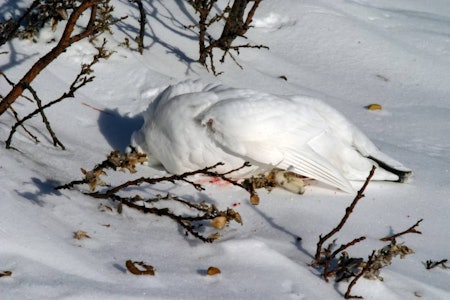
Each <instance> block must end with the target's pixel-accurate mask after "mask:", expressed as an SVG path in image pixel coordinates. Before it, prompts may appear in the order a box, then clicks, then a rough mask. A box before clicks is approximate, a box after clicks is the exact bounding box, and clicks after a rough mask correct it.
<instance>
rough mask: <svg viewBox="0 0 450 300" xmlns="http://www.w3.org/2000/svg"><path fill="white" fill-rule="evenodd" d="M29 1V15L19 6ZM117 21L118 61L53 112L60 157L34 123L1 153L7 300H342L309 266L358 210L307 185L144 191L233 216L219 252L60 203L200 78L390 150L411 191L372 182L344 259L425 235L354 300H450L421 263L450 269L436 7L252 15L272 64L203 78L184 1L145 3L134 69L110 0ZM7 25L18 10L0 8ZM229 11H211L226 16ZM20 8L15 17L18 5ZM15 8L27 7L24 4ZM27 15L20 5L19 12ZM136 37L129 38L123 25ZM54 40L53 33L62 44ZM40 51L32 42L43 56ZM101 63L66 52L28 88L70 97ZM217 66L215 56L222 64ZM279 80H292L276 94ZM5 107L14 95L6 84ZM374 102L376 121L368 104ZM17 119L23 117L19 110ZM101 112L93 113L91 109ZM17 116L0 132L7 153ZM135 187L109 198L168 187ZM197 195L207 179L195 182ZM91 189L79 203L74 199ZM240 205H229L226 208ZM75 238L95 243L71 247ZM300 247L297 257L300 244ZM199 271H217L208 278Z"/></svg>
mask: <svg viewBox="0 0 450 300" xmlns="http://www.w3.org/2000/svg"><path fill="white" fill-rule="evenodd" d="M23 2H24V3H29V2H31V1H23ZM113 2H114V4H115V6H116V9H115V11H114V14H115V15H116V16H122V15H125V14H128V13H130V12H131V14H132V16H131V17H130V20H129V22H130V24H131V26H128V27H127V26H124V24H121V23H119V24H117V27H114V28H113V29H114V35H113V36H109V37H108V40H109V42H108V44H107V46H108V47H109V48H110V49H113V50H114V51H116V53H114V54H113V55H112V56H111V57H110V58H109V59H108V60H106V61H104V62H101V63H99V64H97V65H96V66H95V76H96V78H95V80H94V82H93V83H92V84H90V85H88V86H86V87H84V88H82V89H81V90H80V91H79V92H78V93H77V94H76V97H75V98H74V99H66V100H65V101H63V102H62V103H60V104H58V105H55V106H53V107H51V108H50V109H49V110H48V111H47V113H48V117H49V120H50V122H51V123H52V125H53V128H54V130H55V131H56V134H57V136H58V138H59V139H60V140H61V141H62V142H63V143H64V144H65V146H66V147H67V150H65V151H62V150H60V149H57V148H54V147H53V146H52V145H51V142H50V140H49V139H48V137H47V135H46V132H45V128H44V126H43V125H42V124H41V121H40V119H39V117H36V118H34V119H32V120H30V121H29V122H27V123H26V124H27V126H28V128H30V129H31V130H32V131H33V132H34V133H36V134H37V136H38V138H39V140H40V141H41V142H40V143H39V144H34V142H33V141H32V140H30V138H29V137H28V136H27V134H26V133H24V132H23V130H21V129H19V131H18V132H17V133H16V134H15V136H14V139H13V143H12V145H13V146H14V147H16V148H17V149H19V150H20V151H21V152H18V151H13V150H6V149H5V148H4V142H2V143H1V145H0V146H2V147H1V148H0V178H1V179H0V181H1V184H0V195H1V198H0V272H2V271H6V270H9V271H11V272H12V276H10V277H0V294H1V298H2V299H40V298H41V299H44V298H45V299H86V298H89V299H104V298H107V299H148V298H151V299H211V298H217V299H231V298H235V299H252V298H253V299H255V298H257V299H341V298H342V295H343V293H345V291H346V287H347V283H345V282H341V283H339V284H335V283H333V282H329V283H326V282H325V281H324V280H323V279H322V278H320V275H319V271H318V270H317V269H314V268H312V267H310V266H309V265H308V264H309V263H310V262H311V261H312V257H313V255H314V253H315V250H316V243H317V241H318V237H319V235H320V234H326V233H328V232H329V231H330V230H331V229H332V228H334V227H335V226H336V225H337V224H338V222H339V221H340V219H341V218H342V216H343V214H344V211H345V208H346V207H347V206H348V205H349V204H350V202H351V201H352V200H353V196H351V195H348V194H346V193H342V192H339V191H337V190H334V189H330V188H328V187H325V186H322V185H318V184H314V183H313V184H312V185H311V186H308V187H307V189H306V192H305V194H304V195H301V196H300V195H293V194H291V193H288V192H286V191H283V190H273V191H272V192H270V193H268V192H266V191H260V192H259V194H260V197H261V202H260V204H259V205H258V206H252V205H251V204H250V203H249V201H248V195H247V194H246V193H245V192H243V191H241V190H239V189H237V188H234V187H231V186H214V185H212V184H207V183H206V184H205V187H206V191H205V192H203V193H200V192H197V191H195V190H194V189H193V188H192V187H191V186H189V185H188V184H177V185H170V184H161V185H155V186H153V187H152V188H153V189H154V190H152V189H147V190H146V192H148V193H152V192H153V193H164V192H166V191H170V192H171V193H174V194H177V195H180V196H183V197H186V198H188V199H193V200H196V201H201V200H205V201H207V202H209V203H214V204H215V205H217V206H218V207H219V208H220V209H226V208H227V207H233V208H234V209H235V210H236V211H238V212H239V213H240V214H241V216H242V219H243V225H242V226H241V225H239V224H236V223H231V224H230V226H229V227H226V228H225V229H223V230H222V231H221V234H222V238H221V239H220V240H218V241H216V242H214V243H212V244H204V243H202V242H200V241H197V240H195V239H193V238H191V237H186V236H185V235H184V232H183V230H181V229H180V228H179V227H178V226H177V225H176V224H175V223H174V222H173V221H171V220H169V219H167V218H162V217H157V216H153V215H145V214H142V213H140V212H137V211H134V210H132V209H127V208H124V211H123V213H122V214H118V213H117V212H116V211H115V210H114V211H109V210H107V209H103V210H102V209H99V205H100V204H103V206H105V205H110V206H112V205H113V204H111V203H110V202H108V201H104V200H96V199H93V198H91V197H88V196H85V195H83V194H82V193H81V192H80V191H78V190H59V191H57V190H54V187H55V186H56V185H59V184H63V183H67V182H70V181H72V180H75V179H79V178H80V177H81V175H82V174H81V172H80V168H85V169H90V168H92V167H93V166H94V165H95V164H97V163H99V162H101V161H102V160H104V159H105V157H106V155H107V154H108V153H109V152H110V151H111V150H113V149H117V150H122V151H123V150H124V149H125V148H126V146H127V145H128V144H129V141H130V137H131V134H132V132H134V131H135V130H137V129H139V128H140V126H142V123H143V119H142V117H141V116H140V113H141V112H143V111H144V110H145V109H146V108H147V106H148V101H149V99H151V98H153V97H154V96H155V95H156V94H157V93H158V92H159V91H161V90H162V89H163V88H165V87H166V86H168V85H169V84H173V83H176V82H178V81H180V80H185V79H188V78H190V79H196V78H201V79H202V80H206V81H211V82H219V83H223V84H226V85H229V86H234V87H240V88H251V89H255V90H259V91H262V92H268V93H275V94H303V95H308V96H314V97H319V98H321V99H323V100H324V101H325V102H327V103H328V104H329V105H331V106H333V107H335V108H336V109H338V110H339V111H340V112H342V113H343V114H344V115H345V116H346V117H347V118H349V119H350V120H351V121H352V122H353V123H354V124H356V125H357V126H358V127H359V128H361V129H362V130H363V131H364V132H365V133H366V134H367V136H368V137H369V138H370V139H371V140H372V141H374V143H375V144H376V145H377V146H378V147H380V148H381V149H382V151H383V152H386V153H387V154H389V155H391V156H392V157H395V158H396V159H398V160H399V161H401V162H402V163H404V164H405V165H406V166H408V167H410V168H412V169H413V170H414V172H415V175H414V179H413V181H412V182H410V183H408V184H395V183H379V182H372V183H370V184H369V186H368V188H367V190H366V192H365V195H366V197H365V198H363V199H362V200H361V201H360V202H359V203H358V205H357V206H356V208H355V211H354V212H353V213H352V215H351V216H350V218H349V220H348V222H347V224H346V226H345V227H344V228H343V230H342V231H341V232H340V233H339V234H338V235H337V236H336V238H338V240H337V243H338V244H341V243H346V242H348V241H351V240H352V239H354V238H356V237H359V236H361V235H364V236H366V237H367V239H366V240H365V241H363V242H361V243H359V244H358V245H355V246H354V247H351V248H350V249H349V252H350V254H351V255H352V256H354V257H364V258H367V256H368V255H369V254H370V253H371V252H372V250H373V249H379V248H381V247H383V245H384V244H385V243H383V242H380V241H379V240H378V239H379V238H381V237H383V236H386V235H389V234H391V233H395V232H400V231H403V230H405V229H407V228H409V227H410V226H412V225H413V224H414V223H416V222H417V221H418V220H419V219H422V218H423V222H422V223H420V226H419V227H418V230H420V231H421V232H422V233H423V234H421V235H418V234H410V235H406V236H404V237H401V238H399V240H398V241H399V242H405V244H406V245H407V246H408V247H410V248H412V249H413V250H414V251H415V254H413V255H409V256H407V257H406V258H404V259H403V260H400V259H394V262H393V264H392V265H390V266H388V267H386V268H384V269H382V271H381V275H382V276H383V278H384V281H382V282H380V281H374V280H365V279H361V280H360V281H358V283H357V285H356V286H355V287H354V289H353V290H352V293H353V294H356V295H362V296H364V297H365V299H415V298H418V297H420V298H422V299H448V298H449V297H450V296H449V295H450V285H449V282H450V272H449V271H448V270H445V269H441V268H436V269H432V270H426V269H425V267H424V262H426V261H427V260H441V259H444V258H449V244H448V240H449V238H450V236H449V231H448V226H449V221H448V213H449V212H450V198H449V197H450V196H449V195H450V180H449V178H450V177H449V170H450V156H449V153H450V138H449V137H448V131H449V127H450V123H449V121H448V115H449V113H450V102H449V101H448V97H449V95H450V88H449V82H450V56H449V51H450V50H449V49H450V37H449V33H450V9H449V7H448V3H447V1H444V0H430V1H426V2H424V1H418V0H414V1H413V0H397V1H386V0H376V1H363V0H359V1H356V0H355V1H350V0H347V1H317V0H315V1H312V0H305V1H298V0H285V1H282V2H280V1H262V2H261V4H260V7H259V8H258V10H257V11H256V15H255V25H256V26H255V28H252V29H251V30H249V31H248V34H247V36H248V40H244V39H240V40H239V41H237V42H238V43H239V42H240V43H247V42H251V43H254V44H264V45H267V46H269V47H270V50H264V49H261V50H257V49H243V50H241V53H240V55H239V56H238V61H239V63H240V64H241V65H242V66H243V70H241V69H240V68H239V67H238V66H236V65H235V64H234V63H233V62H232V60H231V59H230V58H229V57H228V58H227V59H226V62H225V64H220V63H217V65H216V67H217V69H218V71H223V72H224V73H223V74H222V75H220V76H219V77H214V76H213V75H212V74H211V73H209V72H207V71H206V70H205V69H204V68H203V67H202V66H200V65H199V64H198V63H196V59H197V56H198V48H197V47H198V44H197V40H196V37H197V34H196V30H195V29H185V28H184V27H183V26H184V25H189V24H192V23H193V22H195V19H196V16H195V15H194V13H193V10H192V9H191V8H190V7H189V5H188V4H187V2H185V1H164V2H163V1H148V2H147V3H146V4H145V7H146V10H147V13H148V23H149V24H148V25H147V28H146V29H147V35H146V37H145V41H144V42H145V45H146V46H147V47H146V49H145V51H144V54H143V55H142V56H141V55H139V54H138V53H137V52H135V51H130V50H128V49H125V48H122V47H119V46H117V45H118V44H119V43H121V42H123V39H124V37H125V36H128V37H129V38H130V39H132V38H133V37H134V36H135V35H136V34H137V30H138V22H137V18H138V14H137V10H135V8H133V7H132V4H130V3H129V2H128V1H113ZM1 3H2V6H3V10H1V12H2V14H3V15H4V16H5V15H6V16H7V13H6V12H7V11H8V9H5V7H6V8H7V7H8V6H14V7H11V11H12V9H14V11H15V10H16V9H17V7H16V5H17V4H13V3H11V1H1ZM224 3H226V1H219V4H224ZM22 4H23V3H22ZM22 4H21V5H22ZM22 6H23V5H22ZM133 21H134V22H135V23H133ZM61 30H62V29H59V30H58V32H56V33H55V35H57V36H58V34H60V33H61ZM49 38H50V39H51V34H50V33H49V32H46V33H45V34H43V35H42V36H41V37H40V39H39V40H38V42H37V43H34V42H32V41H20V40H14V41H12V42H10V43H7V44H5V45H3V46H2V49H0V51H1V52H3V51H8V53H7V54H2V55H0V69H1V70H2V71H3V72H5V74H7V75H8V77H9V78H10V79H11V80H13V81H17V80H18V79H20V78H21V77H22V76H23V74H24V73H25V72H26V71H27V70H28V69H29V67H30V66H31V65H32V64H33V63H34V62H35V61H36V60H37V59H38V58H39V57H40V56H42V55H43V54H44V53H46V52H47V51H49V50H50V49H51V47H53V46H54V42H53V43H52V42H51V43H47V41H48V39H49ZM41 39H42V40H41ZM92 53H95V49H93V48H92V46H91V45H90V44H89V43H87V42H86V41H82V42H80V43H79V44H76V45H73V46H72V47H70V48H69V49H68V50H67V51H66V52H65V53H64V54H63V55H62V56H61V57H59V58H58V59H57V60H56V61H55V62H54V63H52V64H51V65H50V66H49V67H48V68H47V69H45V70H44V71H43V72H42V73H41V74H40V75H39V76H38V77H37V78H36V80H35V81H34V82H33V87H34V88H35V90H37V91H38V93H39V95H40V96H41V98H42V99H48V100H51V99H54V98H55V97H57V96H59V95H60V94H61V93H62V92H64V91H65V90H66V88H67V85H68V84H69V83H70V82H71V80H72V79H73V77H74V76H75V75H76V74H77V73H78V71H79V68H80V63H82V62H86V61H89V59H90V57H91V55H92ZM215 56H216V57H220V54H219V53H217V54H216V55H215ZM279 76H286V78H287V81H285V80H283V79H280V78H279ZM0 89H1V91H2V92H1V94H2V95H3V96H5V95H6V93H7V91H9V89H10V87H9V86H8V85H7V83H6V82H5V81H4V80H1V81H0ZM370 103H379V104H381V105H382V106H383V109H382V110H381V111H369V110H367V109H365V108H364V106H366V105H368V104H370ZM14 107H15V108H16V110H17V111H19V112H20V113H21V115H24V114H26V112H27V111H29V109H30V108H29V107H30V105H29V103H28V102H26V101H23V100H18V101H17V102H16V103H15V105H14ZM94 108H95V109H94ZM13 123H14V118H13V116H12V115H11V114H10V113H5V114H4V115H2V116H1V117H0V140H1V141H5V140H6V139H7V137H8V134H9V131H10V127H11V125H12V124H13ZM138 169H139V173H137V174H136V175H129V174H128V173H126V174H114V173H111V172H110V173H109V175H110V176H108V177H106V178H104V179H105V180H106V181H108V182H112V183H113V184H114V183H116V184H117V183H118V182H120V180H124V179H131V178H133V177H136V176H149V175H154V176H157V175H164V174H166V173H165V172H164V171H162V170H161V169H152V168H149V167H146V166H142V167H139V168H138ZM195 179H196V180H202V178H200V177H198V178H195ZM81 189H82V190H86V189H87V187H84V186H83V187H81ZM233 204H235V205H236V204H237V205H236V206H233ZM78 230H84V231H86V232H87V234H88V235H89V236H90V238H89V239H82V240H76V239H74V237H73V234H74V232H76V231H78ZM298 237H301V241H299V240H298ZM128 259H132V260H134V261H144V262H146V263H148V264H151V265H153V266H154V267H155V269H156V275H155V276H134V275H132V274H130V273H129V272H127V271H126V268H125V261H126V260H128ZM209 266H215V267H218V268H219V269H220V270H221V271H222V273H221V274H220V275H216V276H207V275H205V274H206V270H207V269H208V267H209Z"/></svg>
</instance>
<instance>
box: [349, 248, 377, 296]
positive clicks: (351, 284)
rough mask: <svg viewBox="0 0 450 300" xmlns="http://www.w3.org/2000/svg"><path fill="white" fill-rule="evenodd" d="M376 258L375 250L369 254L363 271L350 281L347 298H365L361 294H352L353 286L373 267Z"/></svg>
mask: <svg viewBox="0 0 450 300" xmlns="http://www.w3.org/2000/svg"><path fill="white" fill-rule="evenodd" d="M374 258H375V251H373V252H372V254H371V255H370V256H369V260H368V261H367V263H366V265H365V266H364V268H363V269H362V270H361V272H360V273H359V274H358V275H356V276H355V278H353V280H352V281H351V282H350V284H349V285H348V287H347V291H346V292H345V295H344V297H345V299H363V297H361V296H354V295H351V292H352V288H353V287H354V286H355V284H356V283H357V282H358V280H359V279H360V278H361V277H362V276H363V275H364V274H365V273H366V272H368V271H369V270H370V268H371V267H372V264H373V262H374Z"/></svg>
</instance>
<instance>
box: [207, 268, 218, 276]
mask: <svg viewBox="0 0 450 300" xmlns="http://www.w3.org/2000/svg"><path fill="white" fill-rule="evenodd" d="M220 273H222V272H221V271H220V269H219V268H216V267H212V266H211V267H209V268H208V271H206V274H208V275H209V276H214V275H217V274H220Z"/></svg>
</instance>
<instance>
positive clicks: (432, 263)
mask: <svg viewBox="0 0 450 300" xmlns="http://www.w3.org/2000/svg"><path fill="white" fill-rule="evenodd" d="M447 262H448V259H442V260H440V261H433V260H427V262H426V268H427V270H431V269H433V268H436V267H437V266H441V267H442V268H444V269H450V267H448V266H447V265H446V263H447Z"/></svg>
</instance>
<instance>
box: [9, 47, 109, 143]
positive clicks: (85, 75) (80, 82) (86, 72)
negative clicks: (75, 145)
mask: <svg viewBox="0 0 450 300" xmlns="http://www.w3.org/2000/svg"><path fill="white" fill-rule="evenodd" d="M105 45H106V40H103V43H102V45H101V46H100V47H97V51H98V53H97V54H96V55H94V57H93V58H92V61H91V62H90V63H89V64H83V65H82V66H81V70H80V72H79V73H78V75H77V76H76V77H75V79H74V80H73V81H72V84H71V85H70V87H69V91H67V92H65V93H63V94H62V95H61V96H60V97H58V98H57V99H55V100H53V101H50V102H48V103H47V104H45V105H42V101H41V100H40V99H39V97H38V95H37V93H36V91H35V90H34V89H33V88H32V87H31V86H30V85H26V86H25V88H26V89H28V90H29V91H30V92H31V94H32V95H33V97H34V99H35V101H36V103H37V106H38V108H37V109H36V110H34V111H33V112H31V113H30V114H28V115H27V116H25V117H23V118H22V119H20V120H19V119H18V118H17V117H16V120H17V122H16V123H15V124H14V125H13V126H12V127H11V131H10V133H9V136H8V139H7V140H6V142H5V144H6V148H11V142H12V138H13V135H14V133H15V132H16V130H17V128H18V127H19V126H22V127H23V124H24V123H25V122H26V121H27V120H29V119H31V118H33V117H34V116H35V115H37V114H41V116H42V119H43V122H44V123H45V125H46V127H47V130H48V131H49V133H50V135H51V137H52V139H53V143H54V145H55V146H57V145H59V146H60V147H61V148H62V149H65V147H64V145H63V144H62V143H61V142H60V141H59V140H58V138H57V137H56V134H55V133H54V131H53V130H52V128H51V127H50V123H49V122H48V120H47V118H46V116H45V114H44V110H45V109H47V108H49V107H50V106H52V105H55V104H56V103H59V102H61V101H63V100H64V99H66V98H73V97H74V96H75V92H76V91H77V90H78V89H80V88H82V87H83V86H85V85H86V84H88V83H89V82H92V81H93V80H94V78H95V77H94V76H93V75H90V74H91V73H92V67H93V66H94V65H95V64H96V63H97V62H98V61H99V60H100V59H106V58H108V57H109V56H110V55H111V52H109V51H106V50H105ZM10 108H11V109H12V107H10ZM35 140H36V139H35Z"/></svg>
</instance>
